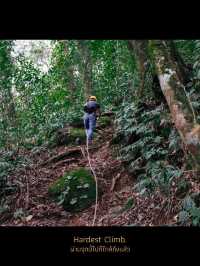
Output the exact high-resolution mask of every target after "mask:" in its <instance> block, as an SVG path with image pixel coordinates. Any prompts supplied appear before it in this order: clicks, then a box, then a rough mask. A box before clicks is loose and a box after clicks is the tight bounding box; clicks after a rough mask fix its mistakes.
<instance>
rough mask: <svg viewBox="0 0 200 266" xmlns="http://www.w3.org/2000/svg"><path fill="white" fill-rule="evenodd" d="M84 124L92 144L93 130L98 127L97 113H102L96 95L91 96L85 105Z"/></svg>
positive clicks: (89, 141)
mask: <svg viewBox="0 0 200 266" xmlns="http://www.w3.org/2000/svg"><path fill="white" fill-rule="evenodd" d="M84 112H85V115H84V125H85V129H86V134H87V140H88V143H89V144H92V139H93V132H94V129H95V127H96V120H97V115H98V116H99V115H100V105H99V104H98V103H97V98H96V97H95V96H90V97H89V98H88V100H87V103H86V104H85V105H84Z"/></svg>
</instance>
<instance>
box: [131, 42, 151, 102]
mask: <svg viewBox="0 0 200 266" xmlns="http://www.w3.org/2000/svg"><path fill="white" fill-rule="evenodd" d="M128 48H129V50H130V51H131V52H132V53H134V54H135V55H136V59H137V63H138V70H139V75H140V88H139V93H138V96H139V98H141V97H142V96H143V93H144V87H145V75H146V70H147V64H148V57H147V41H146V40H141V41H140V40H129V41H128Z"/></svg>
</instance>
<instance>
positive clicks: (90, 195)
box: [48, 168, 96, 212]
mask: <svg viewBox="0 0 200 266" xmlns="http://www.w3.org/2000/svg"><path fill="white" fill-rule="evenodd" d="M48 192H49V195H50V196H51V197H53V198H54V199H55V200H56V201H57V202H58V203H59V204H62V205H63V208H64V209H65V210H66V211H69V212H79V211H82V210H83V209H85V208H88V207H89V206H91V205H92V204H93V203H94V202H95V198H96V185H95V180H94V177H93V176H92V174H91V173H90V171H89V170H87V169H85V168H79V169H77V170H74V171H71V172H67V173H65V174H64V176H62V177H61V178H60V179H59V180H58V181H56V182H55V183H54V184H52V185H51V186H50V187H49V191H48Z"/></svg>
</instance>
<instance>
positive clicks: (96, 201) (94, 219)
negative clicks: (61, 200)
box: [85, 130, 98, 226]
mask: <svg viewBox="0 0 200 266" xmlns="http://www.w3.org/2000/svg"><path fill="white" fill-rule="evenodd" d="M85 131H86V130H85ZM88 146H89V145H88V137H87V131H86V150H87V159H88V163H89V167H90V169H91V171H92V173H93V176H94V179H95V183H96V200H95V210H94V218H93V222H92V226H94V225H95V221H96V217H97V205H98V181H97V176H96V173H95V171H94V169H93V167H92V164H91V159H90V154H89V150H88Z"/></svg>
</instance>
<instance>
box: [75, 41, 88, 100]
mask: <svg viewBox="0 0 200 266" xmlns="http://www.w3.org/2000/svg"><path fill="white" fill-rule="evenodd" d="M77 42H78V47H79V51H80V54H81V57H82V62H83V81H84V85H85V90H84V92H85V97H86V98H88V96H90V95H91V94H92V58H91V54H90V50H89V48H88V46H87V43H86V41H83V40H78V41H77Z"/></svg>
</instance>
